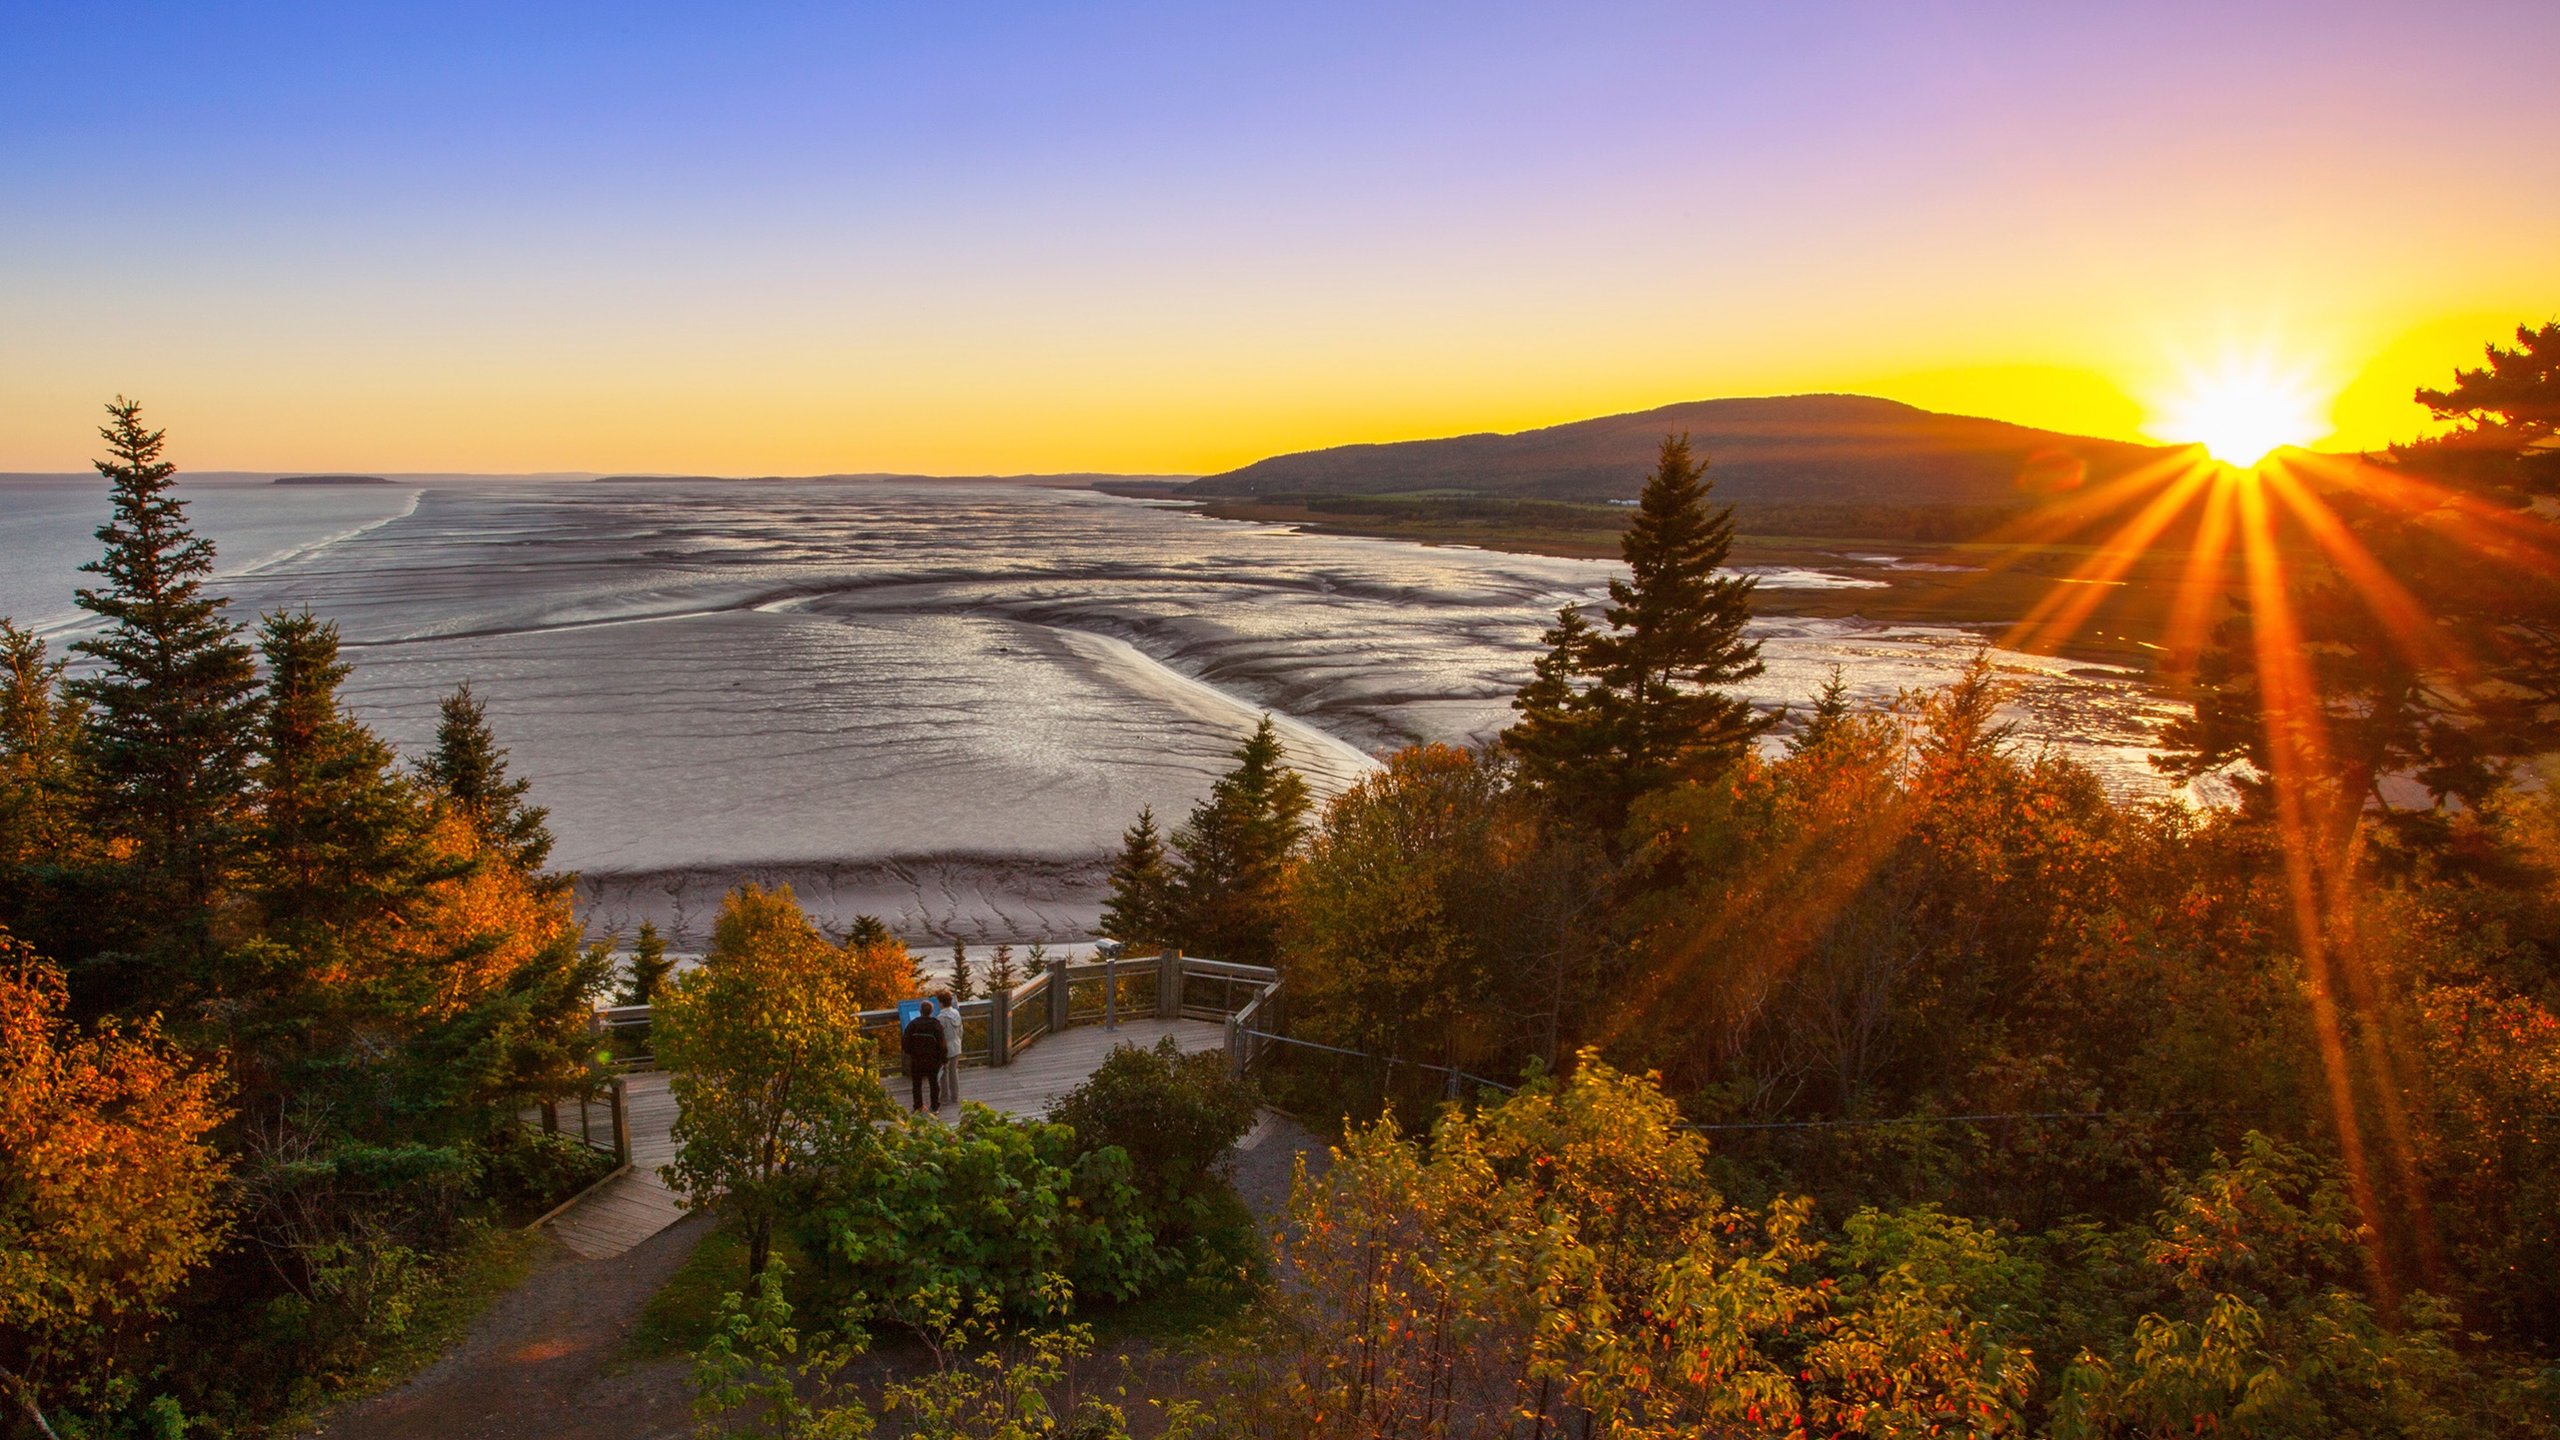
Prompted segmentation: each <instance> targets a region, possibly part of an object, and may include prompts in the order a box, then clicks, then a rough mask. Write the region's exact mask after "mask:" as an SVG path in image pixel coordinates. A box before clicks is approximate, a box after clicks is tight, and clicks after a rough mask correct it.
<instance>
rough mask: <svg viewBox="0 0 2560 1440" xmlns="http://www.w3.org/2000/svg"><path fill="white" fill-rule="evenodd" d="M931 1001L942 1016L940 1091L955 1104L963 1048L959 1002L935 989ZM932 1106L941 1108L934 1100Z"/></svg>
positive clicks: (958, 1100) (938, 1101) (957, 1097)
mask: <svg viewBox="0 0 2560 1440" xmlns="http://www.w3.org/2000/svg"><path fill="white" fill-rule="evenodd" d="M933 1003H934V1013H935V1014H936V1015H939V1016H940V1017H941V1018H942V1053H943V1055H944V1057H945V1058H944V1060H943V1062H942V1067H943V1078H942V1085H943V1089H942V1093H943V1094H944V1095H946V1096H948V1097H950V1100H951V1103H952V1104H954V1105H957V1104H959V1103H960V1053H961V1051H962V1049H963V1048H965V1047H963V1046H962V1044H961V1042H960V1002H959V1000H958V999H957V998H955V997H954V996H953V995H952V993H951V992H950V991H948V990H937V991H935V992H934V994H933ZM933 1108H934V1109H936V1110H939V1109H941V1108H942V1102H941V1101H940V1100H936V1101H934V1102H933Z"/></svg>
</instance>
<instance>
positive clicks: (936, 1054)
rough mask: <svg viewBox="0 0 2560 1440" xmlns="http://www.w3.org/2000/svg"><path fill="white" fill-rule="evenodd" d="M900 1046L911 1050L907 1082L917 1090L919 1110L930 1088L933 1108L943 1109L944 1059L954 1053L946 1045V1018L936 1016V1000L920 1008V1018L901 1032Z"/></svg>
mask: <svg viewBox="0 0 2560 1440" xmlns="http://www.w3.org/2000/svg"><path fill="white" fill-rule="evenodd" d="M898 1048H900V1049H901V1050H904V1051H905V1052H906V1053H907V1084H908V1086H909V1087H910V1088H911V1089H913V1090H914V1092H915V1094H914V1097H913V1098H914V1103H915V1107H916V1108H917V1109H918V1110H922V1109H923V1108H924V1098H925V1094H926V1092H927V1091H928V1090H930V1091H931V1092H932V1095H933V1108H934V1109H936V1110H939V1109H941V1108H942V1062H943V1061H945V1060H948V1059H950V1058H951V1056H950V1052H949V1051H948V1050H946V1049H944V1048H943V1044H942V1022H941V1021H940V1020H937V1019H935V1018H934V1015H933V1002H932V1001H930V1000H927V1001H926V1002H924V1008H923V1009H921V1010H918V1011H917V1012H916V1018H914V1019H913V1020H910V1021H908V1022H907V1028H906V1029H904V1030H901V1031H899V1032H898Z"/></svg>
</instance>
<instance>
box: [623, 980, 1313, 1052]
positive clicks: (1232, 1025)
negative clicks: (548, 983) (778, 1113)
mask: <svg viewBox="0 0 2560 1440" xmlns="http://www.w3.org/2000/svg"><path fill="white" fill-rule="evenodd" d="M1279 994H1280V972H1279V971H1277V970H1274V969H1272V968H1271V967H1269V966H1267V965H1237V964H1232V963H1229V962H1227V961H1223V960H1204V959H1201V958H1199V957H1197V956H1190V955H1185V954H1183V953H1182V952H1181V951H1179V950H1167V951H1165V952H1164V953H1163V954H1161V955H1149V956H1144V957H1140V958H1135V959H1127V960H1123V959H1118V958H1116V957H1115V958H1112V959H1105V960H1084V961H1076V962H1072V963H1070V962H1068V961H1064V960H1058V961H1052V962H1051V963H1050V965H1049V968H1047V969H1046V970H1042V971H1039V972H1037V973H1035V974H1033V975H1032V976H1031V977H1030V978H1029V979H1027V980H1024V981H1023V982H1022V983H1020V984H1018V985H1015V986H1013V987H1012V988H1011V989H1009V990H1002V991H998V992H996V993H995V994H994V995H992V996H987V997H982V998H980V999H975V1000H963V1001H961V1002H960V1024H961V1041H960V1050H961V1055H960V1059H961V1063H962V1064H964V1065H1010V1064H1012V1063H1013V1058H1014V1057H1015V1056H1017V1055H1019V1054H1021V1053H1022V1052H1023V1051H1024V1050H1026V1049H1029V1048H1030V1047H1031V1046H1032V1045H1033V1044H1035V1043H1036V1042H1038V1041H1039V1039H1040V1038H1041V1037H1042V1036H1044V1035H1052V1034H1056V1033H1057V1032H1059V1031H1061V1030H1068V1029H1072V1028H1074V1027H1076V1026H1079V1025H1106V1026H1111V1025H1117V1024H1119V1023H1120V1022H1121V1021H1123V1020H1144V1019H1167V1020H1171V1019H1184V1020H1215V1021H1219V1022H1221V1023H1223V1024H1224V1025H1225V1026H1226V1031H1227V1060H1228V1063H1229V1065H1231V1066H1233V1067H1234V1068H1235V1070H1236V1073H1237V1074H1239V1075H1241V1074H1243V1073H1245V1071H1247V1070H1249V1069H1251V1068H1252V1066H1253V1065H1254V1064H1255V1063H1256V1062H1258V1061H1259V1060H1260V1059H1261V1058H1262V1055H1263V1053H1264V1051H1265V1050H1266V1049H1267V1048H1268V1042H1267V1041H1266V1040H1264V1039H1262V1038H1260V1035H1259V1034H1257V1032H1261V1033H1264V1034H1267V1033H1273V1032H1275V1031H1276V1027H1277V1026H1278V1024H1279V1021H1280V1005H1279ZM653 1013H654V1012H653V1011H652V1010H651V1008H650V1007H649V1006H646V1005H611V1006H603V1007H600V1008H598V1009H597V1011H596V1012H595V1027H596V1031H597V1033H598V1034H600V1035H603V1036H604V1037H606V1040H607V1042H608V1048H609V1049H610V1050H611V1051H612V1052H614V1057H615V1058H614V1062H613V1063H614V1068H615V1070H617V1071H621V1072H628V1071H633V1070H652V1069H655V1068H657V1056H656V1054H655V1053H654V1050H653V1047H651V1046H650V1044H649V1042H648V1036H649V1027H650V1024H651V1021H652V1019H653ZM856 1019H857V1021H858V1023H859V1024H860V1025H861V1027H862V1033H864V1034H865V1035H868V1036H870V1037H872V1039H873V1041H874V1042H875V1043H877V1044H878V1045H879V1046H880V1049H881V1053H882V1054H883V1055H884V1056H887V1055H895V1054H897V1053H898V1012H897V1010H896V1008H895V1007H892V1008H889V1009H885V1010H865V1011H863V1012H861V1014H860V1015H859V1016H857V1017H856Z"/></svg>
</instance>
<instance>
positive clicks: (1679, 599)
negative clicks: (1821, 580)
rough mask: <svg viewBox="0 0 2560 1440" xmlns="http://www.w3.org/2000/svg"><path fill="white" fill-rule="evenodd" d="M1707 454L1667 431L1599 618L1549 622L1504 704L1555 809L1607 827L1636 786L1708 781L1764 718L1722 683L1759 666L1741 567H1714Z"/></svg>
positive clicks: (1516, 740)
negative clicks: (1524, 675) (1532, 667)
mask: <svg viewBox="0 0 2560 1440" xmlns="http://www.w3.org/2000/svg"><path fill="white" fill-rule="evenodd" d="M1706 468H1707V467H1706V464H1705V462H1703V461H1701V460H1697V459H1694V458H1692V457H1691V455H1690V453H1689V441H1688V438H1687V437H1686V436H1677V435H1675V436H1666V437H1664V439H1663V442H1662V451H1661V455H1660V457H1659V458H1658V460H1657V461H1656V463H1655V466H1654V470H1653V474H1652V475H1650V476H1648V477H1647V478H1646V480H1645V486H1644V493H1643V496H1642V498H1640V499H1639V500H1638V501H1637V503H1636V514H1635V519H1634V520H1633V522H1631V523H1630V524H1629V525H1628V527H1627V532H1626V534H1625V535H1624V536H1623V537H1621V539H1620V540H1619V554H1620V555H1621V556H1622V557H1623V558H1624V559H1625V561H1626V565H1627V574H1626V576H1625V578H1623V579H1618V580H1612V581H1610V582H1609V600H1610V604H1609V607H1608V609H1607V610H1605V611H1603V612H1602V616H1601V618H1602V620H1603V621H1605V622H1606V628H1595V627H1592V626H1590V625H1588V624H1587V623H1585V622H1583V621H1582V620H1581V618H1580V616H1579V614H1578V612H1574V611H1570V610H1569V611H1568V612H1567V613H1565V614H1564V615H1562V616H1559V617H1558V622H1557V626H1556V628H1555V629H1553V630H1550V631H1549V632H1547V644H1548V653H1547V657H1546V659H1545V661H1544V662H1543V663H1541V664H1540V666H1539V667H1538V671H1537V675H1536V678H1535V679H1533V680H1532V681H1531V682H1530V684H1529V685H1528V686H1526V687H1524V688H1523V689H1522V691H1521V694H1520V696H1519V697H1518V698H1517V699H1516V700H1514V701H1513V706H1514V708H1515V709H1517V710H1519V711H1520V720H1519V722H1518V723H1517V724H1515V725H1514V726H1513V727H1512V728H1511V729H1510V730H1509V731H1507V732H1505V734H1504V737H1503V738H1504V743H1505V744H1506V745H1507V746H1508V747H1509V748H1510V749H1511V750H1512V751H1513V752H1514V753H1515V754H1516V755H1518V756H1519V758H1520V762H1521V772H1522V775H1523V778H1524V779H1526V780H1527V781H1528V782H1529V784H1530V786H1531V787H1532V788H1533V789H1535V790H1538V791H1539V792H1541V793H1543V794H1544V795H1546V796H1547V797H1548V799H1549V800H1550V801H1551V802H1552V803H1553V804H1554V805H1555V806H1556V808H1557V809H1558V810H1560V811H1561V812H1563V813H1564V814H1566V815H1568V816H1571V817H1573V818H1576V819H1579V820H1582V821H1584V822H1586V823H1589V824H1591V825H1593V826H1595V827H1597V828H1598V829H1599V830H1600V831H1601V832H1602V833H1603V834H1607V835H1612V836H1614V835H1616V834H1617V833H1618V831H1619V830H1621V829H1622V828H1623V827H1624V826H1625V824H1626V818H1627V812H1628V809H1629V808H1630V807H1631V806H1632V805H1633V804H1634V803H1635V801H1636V799H1637V798H1638V797H1639V796H1642V795H1644V794H1647V793H1649V792H1651V791H1654V790H1659V789H1662V788H1664V787H1665V786H1669V785H1673V784H1676V783H1679V782H1681V781H1687V780H1701V779H1706V778H1709V777H1712V776H1714V775H1716V774H1718V773H1720V772H1721V771H1722V770H1724V769H1725V768H1726V767H1727V766H1730V765H1731V764H1733V762H1734V761H1735V760H1737V759H1739V758H1740V757H1741V755H1742V754H1743V753H1744V751H1745V750H1746V749H1747V748H1748V747H1749V746H1750V744H1751V742H1752V740H1753V739H1754V738H1756V737H1757V736H1759V735H1760V734H1761V733H1762V732H1763V731H1765V730H1767V729H1768V727H1769V725H1770V721H1769V719H1768V718H1767V717H1764V716H1761V715H1759V714H1757V713H1755V712H1754V711H1753V710H1752V708H1751V706H1750V704H1749V702H1747V701H1745V700H1743V699H1741V698H1740V697H1738V696H1735V695H1732V694H1730V693H1728V692H1727V690H1726V689H1725V688H1724V687H1727V686H1730V685H1733V684H1736V683H1738V682H1740V681H1743V680H1748V679H1751V678H1752V677H1753V676H1756V675H1758V674H1759V673H1760V671H1761V665H1760V646H1759V644H1758V642H1756V641H1751V640H1745V639H1744V638H1743V628H1744V626H1745V625H1746V624H1748V623H1749V621H1750V618H1751V592H1752V588H1753V586H1754V584H1755V583H1756V582H1755V581H1754V580H1753V579H1752V577H1750V576H1747V575H1736V574H1731V573H1726V572H1725V571H1724V563H1725V558H1726V556H1727V555H1728V554H1729V553H1730V552H1731V550H1732V548H1733V509H1732V507H1731V506H1726V507H1724V508H1722V509H1716V510H1710V509H1709V508H1708V505H1707V498H1708V494H1709V490H1710V487H1709V484H1708V482H1707V478H1706Z"/></svg>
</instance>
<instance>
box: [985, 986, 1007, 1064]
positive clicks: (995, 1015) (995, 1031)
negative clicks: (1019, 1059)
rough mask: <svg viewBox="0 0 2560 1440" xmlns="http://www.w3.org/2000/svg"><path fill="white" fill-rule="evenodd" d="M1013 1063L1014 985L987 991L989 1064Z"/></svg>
mask: <svg viewBox="0 0 2560 1440" xmlns="http://www.w3.org/2000/svg"><path fill="white" fill-rule="evenodd" d="M1012 1063H1013V987H1012V986H1009V985H1008V986H1006V987H1005V988H1004V989H1001V990H990V991H988V992H987V1065H988V1067H989V1068H991V1069H992V1068H993V1067H995V1066H998V1065H1010V1064H1012Z"/></svg>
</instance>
